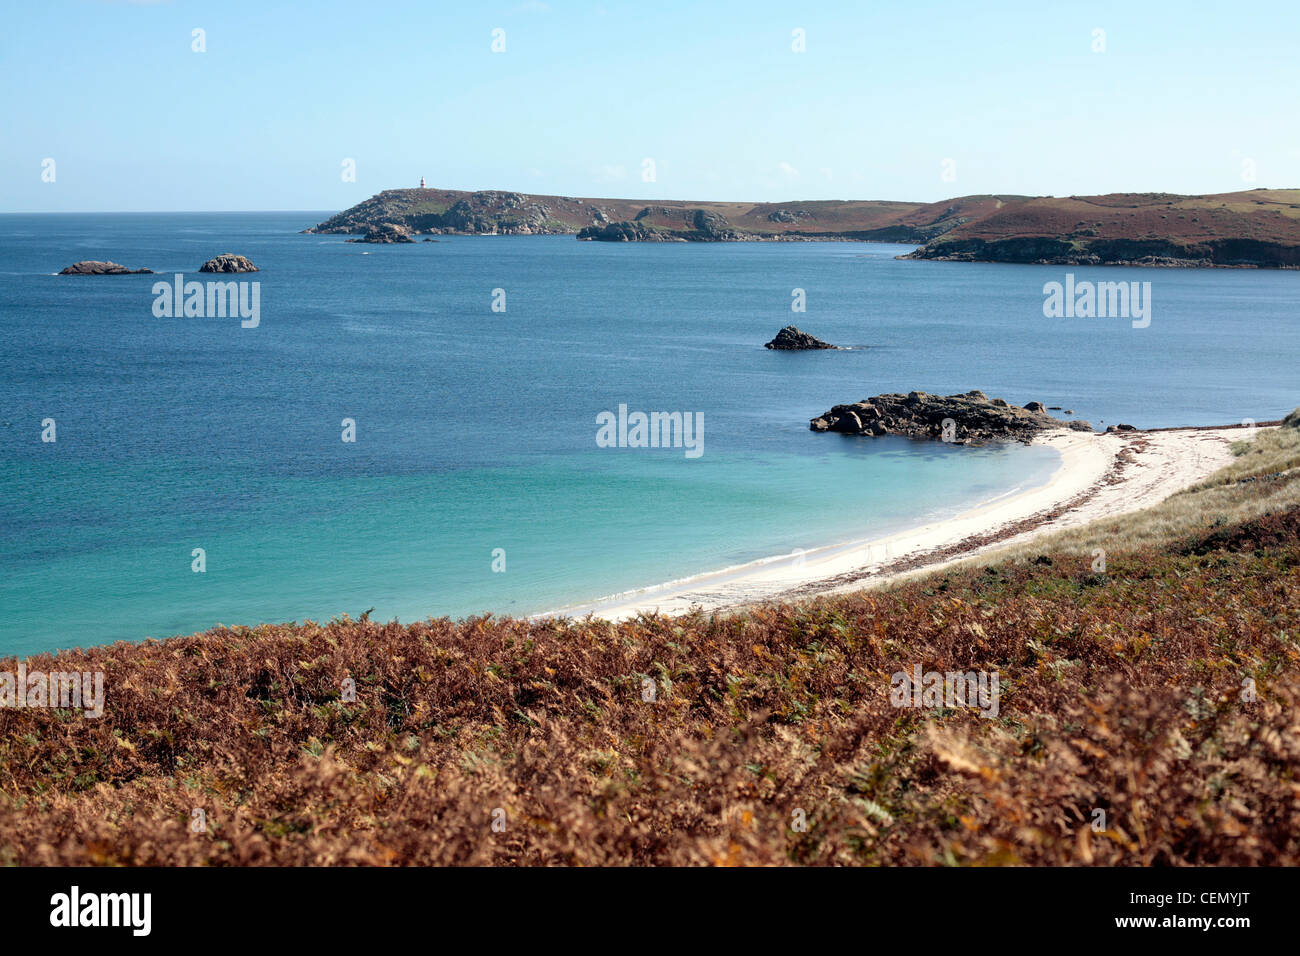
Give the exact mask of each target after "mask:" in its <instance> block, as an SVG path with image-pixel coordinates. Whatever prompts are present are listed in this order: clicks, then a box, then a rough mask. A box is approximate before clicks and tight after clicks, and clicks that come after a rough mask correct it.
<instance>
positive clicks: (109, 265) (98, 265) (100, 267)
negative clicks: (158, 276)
mask: <svg viewBox="0 0 1300 956" xmlns="http://www.w3.org/2000/svg"><path fill="white" fill-rule="evenodd" d="M153 274H154V271H153V270H152V269H128V268H127V267H126V266H124V265H122V264H121V263H118V262H100V261H99V260H97V259H84V260H82V261H81V262H74V263H73V264H72V265H70V266H68V267H67V268H65V269H61V270H59V275H61V276H151V275H153Z"/></svg>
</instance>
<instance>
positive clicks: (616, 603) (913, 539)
mask: <svg viewBox="0 0 1300 956" xmlns="http://www.w3.org/2000/svg"><path fill="white" fill-rule="evenodd" d="M1239 429H1240V426H1227V427H1224V428H1204V427H1202V428H1182V429H1165V430H1160V431H1153V432H1125V433H1119V434H1114V433H1112V434H1088V433H1084V432H1072V431H1064V430H1062V431H1053V432H1049V433H1046V434H1044V435H1043V436H1041V437H1040V438H1038V439H1035V441H1036V442H1037V443H1041V444H1047V445H1051V446H1052V447H1054V448H1056V449H1057V450H1058V451H1059V452H1060V454H1061V462H1060V464H1059V465H1058V466H1057V469H1056V471H1055V472H1053V473H1052V476H1051V477H1050V478H1049V479H1048V480H1047V482H1046V483H1045V484H1043V485H1041V486H1039V487H1037V488H1032V489H1029V490H1027V491H1023V492H1019V493H1010V494H1003V495H1000V496H998V497H996V498H993V499H990V500H988V501H986V502H983V503H981V504H980V505H977V506H976V507H974V508H971V509H969V510H967V511H964V512H962V513H960V514H958V515H956V516H954V517H952V518H948V519H945V520H941V521H936V522H931V523H928V524H924V525H919V526H916V527H912V528H909V529H906V530H904V531H900V532H897V533H894V534H891V535H887V536H884V537H877V538H872V539H865V540H858V541H852V542H848V543H846V544H840V545H831V546H828V547H824V548H818V549H815V550H813V551H808V552H805V553H803V554H799V553H798V552H795V553H793V554H784V555H775V556H772V557H768V558H762V559H759V560H758V561H753V562H749V563H748V564H744V565H740V566H736V567H731V568H724V569H721V570H719V571H714V572H709V573H706V574H702V575H696V576H694V577H691V578H688V579H681V580H677V581H669V582H666V583H663V584H657V585H653V586H651V587H647V588H640V589H637V590H633V591H624V592H622V593H619V594H613V595H607V596H605V597H602V598H599V599H597V600H595V601H592V602H588V603H583V604H576V605H569V606H566V607H562V608H558V609H556V610H553V611H548V612H545V613H542V614H537V615H534V617H536V618H546V617H586V616H588V615H594V616H596V617H601V618H607V619H609V620H613V621H618V620H624V619H626V618H630V617H635V616H637V615H638V614H642V613H660V614H667V615H677V614H685V613H688V612H690V611H693V610H703V611H706V612H712V611H724V610H727V609H731V608H736V607H740V606H744V605H749V604H758V603H764V602H767V601H774V600H794V599H798V598H804V597H811V596H813V595H817V594H832V593H836V592H840V591H849V590H857V589H860V588H863V587H869V586H878V585H882V584H887V583H889V582H891V581H895V580H897V579H898V578H900V577H901V576H903V575H905V574H910V573H916V572H920V571H931V570H934V569H936V568H939V567H942V566H944V565H946V564H949V563H951V562H954V561H959V560H963V559H965V558H969V557H971V556H973V555H976V554H980V553H982V552H985V551H988V550H991V549H992V548H995V547H1001V546H1004V545H1009V544H1015V543H1021V542H1023V541H1027V540H1030V539H1031V538H1033V537H1037V536H1039V535H1041V534H1045V533H1048V532H1050V531H1056V530H1059V529H1061V528H1066V527H1073V526H1076V525H1080V524H1086V523H1088V522H1091V521H1094V520H1097V519H1100V518H1105V517H1111V516H1114V515H1117V514H1123V513H1125V512H1128V511H1138V510H1141V509H1143V508H1146V507H1149V506H1151V505H1154V504H1157V503H1158V502H1160V501H1162V500H1164V499H1165V498H1167V497H1168V496H1169V495H1171V494H1173V493H1174V492H1176V491H1179V490H1181V489H1182V488H1185V487H1187V486H1188V485H1191V484H1194V483H1195V482H1197V481H1199V480H1201V479H1202V478H1204V477H1205V476H1207V475H1209V474H1211V473H1213V472H1214V471H1217V470H1218V469H1219V468H1221V467H1222V466H1223V465H1225V464H1227V463H1228V462H1229V461H1231V460H1232V455H1231V453H1230V452H1229V450H1228V446H1229V444H1230V443H1231V442H1232V441H1233V440H1236V439H1238V438H1240V437H1241V434H1240V430H1239Z"/></svg>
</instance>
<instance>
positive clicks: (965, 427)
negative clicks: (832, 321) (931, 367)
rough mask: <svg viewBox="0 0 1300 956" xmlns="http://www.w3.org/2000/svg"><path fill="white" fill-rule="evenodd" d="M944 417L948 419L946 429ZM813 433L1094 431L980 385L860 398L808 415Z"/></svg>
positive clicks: (1028, 436) (977, 436)
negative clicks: (943, 391)
mask: <svg viewBox="0 0 1300 956" xmlns="http://www.w3.org/2000/svg"><path fill="white" fill-rule="evenodd" d="M945 422H951V424H950V425H948V427H947V430H946V432H945V427H944V424H945ZM808 427H809V428H810V429H812V430H813V431H815V432H840V433H842V434H847V435H871V436H874V437H880V436H883V435H902V436H904V437H906V438H922V439H938V440H942V441H948V442H951V443H953V444H959V445H964V444H983V443H985V442H999V441H1020V442H1026V443H1027V442H1029V441H1031V440H1032V439H1033V438H1034V437H1035V436H1036V435H1038V434H1039V433H1041V432H1046V431H1053V430H1055V429H1062V428H1067V429H1071V430H1073V431H1084V432H1092V431H1093V428H1092V425H1091V424H1090V423H1088V422H1085V421H1082V420H1079V419H1075V420H1073V421H1068V422H1067V421H1062V420H1061V419H1059V418H1053V417H1052V416H1051V415H1049V414H1047V409H1046V408H1044V406H1043V404H1042V402H1029V403H1028V404H1026V405H1024V406H1020V405H1012V404H1010V403H1008V402H1006V401H1004V400H1003V399H1001V398H989V397H988V396H987V395H985V394H984V393H983V392H981V391H979V390H978V389H976V390H972V391H969V392H963V393H962V394H960V395H930V394H927V393H926V392H908V393H907V394H906V395H903V394H901V393H892V394H886V395H875V396H873V397H871V398H864V399H863V400H862V401H860V402H856V403H854V404H852V405H836V406H834V407H833V408H831V409H830V411H827V412H824V413H823V414H821V415H818V416H817V417H816V418H814V419H812V420H811V421H810V422H809V423H808Z"/></svg>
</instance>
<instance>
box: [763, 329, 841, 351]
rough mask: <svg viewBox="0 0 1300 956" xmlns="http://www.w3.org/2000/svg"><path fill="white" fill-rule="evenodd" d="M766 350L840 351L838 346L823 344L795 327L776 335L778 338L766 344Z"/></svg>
mask: <svg viewBox="0 0 1300 956" xmlns="http://www.w3.org/2000/svg"><path fill="white" fill-rule="evenodd" d="M763 348H765V349H780V350H782V351H800V350H805V349H838V348H839V346H838V345H831V344H830V343H829V342H823V341H822V340H821V339H819V338H817V337H816V336H812V335H809V334H808V333H807V332H804V331H803V330H802V329H799V328H797V327H795V326H793V325H787V326H786V327H785V328H783V329H782V330H781V331H780V332H778V333H776V338H774V339H772V341H770V342H768V343H766V344H765V345H764V346H763Z"/></svg>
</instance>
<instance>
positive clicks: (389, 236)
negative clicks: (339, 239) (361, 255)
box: [347, 222, 415, 243]
mask: <svg viewBox="0 0 1300 956" xmlns="http://www.w3.org/2000/svg"><path fill="white" fill-rule="evenodd" d="M347 241H348V242H380V243H384V242H415V240H414V239H412V238H411V230H410V229H408V228H406V226H403V225H401V224H399V223H395V222H381V223H380V224H379V225H377V226H372V227H371V228H369V229H367V230H366V234H365V235H364V236H359V237H357V238H356V239H348V240H347Z"/></svg>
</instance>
